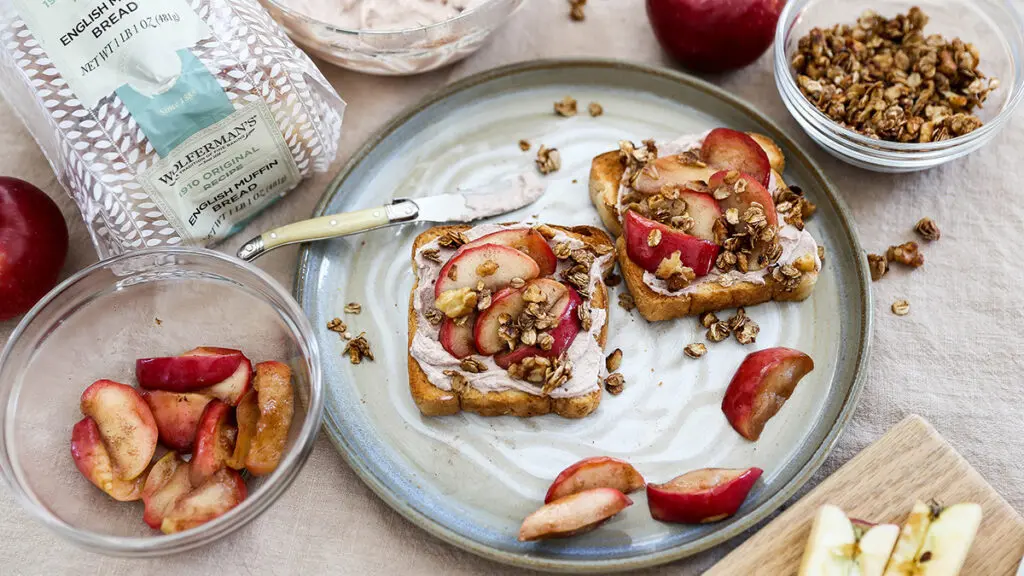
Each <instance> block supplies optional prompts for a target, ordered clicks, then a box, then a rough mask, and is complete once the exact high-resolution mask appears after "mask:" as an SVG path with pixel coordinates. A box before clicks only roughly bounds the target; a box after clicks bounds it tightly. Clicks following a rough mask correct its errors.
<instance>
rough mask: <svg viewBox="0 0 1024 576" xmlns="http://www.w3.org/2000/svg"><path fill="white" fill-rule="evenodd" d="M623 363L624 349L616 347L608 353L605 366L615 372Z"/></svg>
mask: <svg viewBox="0 0 1024 576" xmlns="http://www.w3.org/2000/svg"><path fill="white" fill-rule="evenodd" d="M621 365H622V349H621V348H616V349H615V350H614V351H612V353H611V354H609V355H608V357H607V358H605V359H604V367H605V368H607V369H608V371H609V372H615V371H616V370H618V369H619V366H621Z"/></svg>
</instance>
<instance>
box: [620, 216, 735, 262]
mask: <svg viewBox="0 0 1024 576" xmlns="http://www.w3.org/2000/svg"><path fill="white" fill-rule="evenodd" d="M624 223H625V225H624V228H625V241H626V254H627V255H628V256H629V259H630V260H632V261H633V262H636V264H637V265H638V266H640V267H641V268H643V269H644V270H647V271H648V272H656V271H657V270H658V266H659V265H660V264H661V261H662V260H664V259H666V258H669V257H671V256H672V253H673V252H679V259H680V260H681V261H682V263H683V266H687V267H689V268H691V269H692V270H693V273H694V274H696V275H697V276H698V277H699V276H704V275H706V274H707V273H708V272H710V271H711V267H712V266H713V265H714V263H715V258H716V257H717V256H718V250H719V247H718V245H717V244H715V243H714V242H711V241H709V240H703V239H701V238H697V237H696V236H691V235H689V234H686V233H684V232H680V231H679V230H676V229H674V228H671V227H669V226H666V225H664V224H661V223H660V222H655V221H654V220H651V219H649V218H644V217H643V216H641V215H639V214H637V213H636V212H634V211H632V210H630V211H628V212H626V216H625V218H624Z"/></svg>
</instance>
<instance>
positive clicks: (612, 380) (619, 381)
mask: <svg viewBox="0 0 1024 576" xmlns="http://www.w3.org/2000/svg"><path fill="white" fill-rule="evenodd" d="M625 387H626V377H625V376H623V375H622V374H619V373H618V372H615V373H613V374H609V375H608V377H607V378H605V379H604V389H605V390H607V391H608V393H609V394H611V395H612V396H618V395H619V394H622V390H623V389H624V388H625Z"/></svg>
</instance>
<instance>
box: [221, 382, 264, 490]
mask: <svg viewBox="0 0 1024 576" xmlns="http://www.w3.org/2000/svg"><path fill="white" fill-rule="evenodd" d="M256 394H257V393H256V391H255V390H250V391H249V392H248V393H247V394H246V395H245V396H243V397H242V400H241V401H240V402H239V403H238V406H237V407H235V420H236V421H237V424H238V436H237V437H236V438H235V451H234V453H233V454H232V455H231V457H230V458H228V460H227V465H228V466H230V467H232V468H234V469H235V470H242V469H244V468H245V461H246V459H247V458H248V457H249V446H250V445H251V444H252V439H253V437H254V436H256V425H257V424H258V423H259V418H260V406H259V402H258V401H257V399H256Z"/></svg>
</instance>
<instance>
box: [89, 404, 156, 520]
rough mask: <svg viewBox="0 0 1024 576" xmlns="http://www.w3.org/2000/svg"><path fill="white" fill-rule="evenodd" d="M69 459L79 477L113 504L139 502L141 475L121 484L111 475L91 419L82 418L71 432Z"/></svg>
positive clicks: (104, 450) (101, 440) (105, 449)
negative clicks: (101, 491)
mask: <svg viewBox="0 0 1024 576" xmlns="http://www.w3.org/2000/svg"><path fill="white" fill-rule="evenodd" d="M71 458H72V459H73V460H74V461H75V466H77V467H78V471H79V472H81V473H82V476H85V477H86V479H87V480H89V482H92V483H93V485H94V486H96V487H97V488H99V489H100V490H103V491H104V492H106V493H107V494H108V495H110V497H111V498H113V499H114V500H118V501H121V502H131V501H134V500H138V499H139V498H142V484H143V482H144V481H145V479H146V477H145V475H144V474H140V475H138V476H137V477H135V479H133V480H121V479H120V478H118V477H117V476H116V475H115V474H114V464H113V462H111V460H110V453H108V452H107V447H106V446H104V444H103V439H102V437H101V435H100V429H99V426H97V425H96V421H95V420H93V419H92V418H88V417H86V418H83V419H81V420H80V421H79V422H78V423H77V424H75V426H74V427H73V428H72V430H71Z"/></svg>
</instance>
